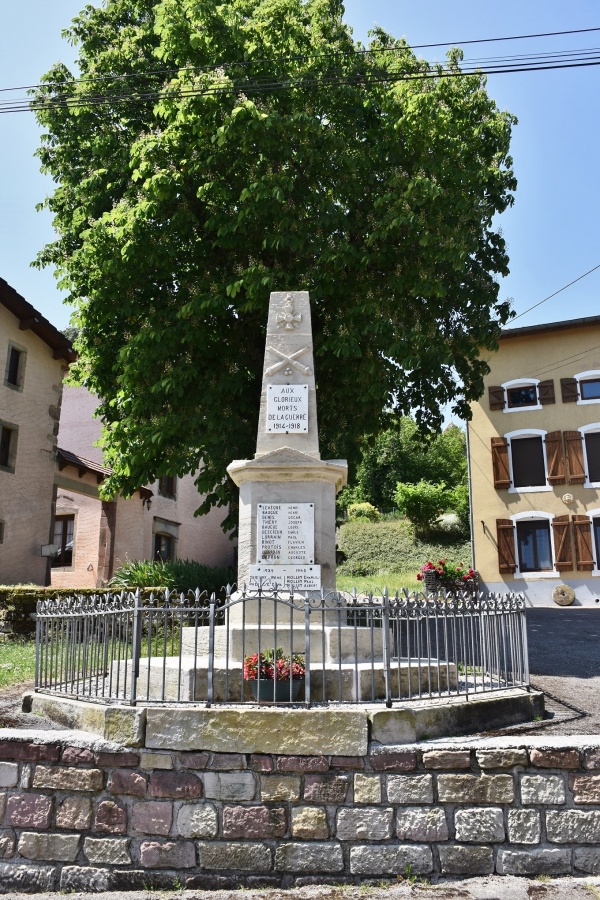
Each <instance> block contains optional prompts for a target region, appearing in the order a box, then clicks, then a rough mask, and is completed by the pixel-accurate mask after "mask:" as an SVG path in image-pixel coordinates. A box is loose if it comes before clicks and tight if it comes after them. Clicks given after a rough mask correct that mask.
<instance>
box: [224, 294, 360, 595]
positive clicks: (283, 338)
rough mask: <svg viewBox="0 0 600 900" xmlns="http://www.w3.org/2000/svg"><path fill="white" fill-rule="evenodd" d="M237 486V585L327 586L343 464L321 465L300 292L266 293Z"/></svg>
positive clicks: (305, 302)
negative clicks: (258, 371) (249, 443)
mask: <svg viewBox="0 0 600 900" xmlns="http://www.w3.org/2000/svg"><path fill="white" fill-rule="evenodd" d="M227 471H228V472H229V475H230V476H231V478H232V479H233V481H234V482H235V483H236V484H237V485H238V486H239V489H240V519H239V537H238V586H239V587H240V588H241V587H242V585H244V584H245V585H246V586H247V587H250V588H255V587H258V585H259V584H262V585H263V586H264V587H265V588H267V587H277V588H286V589H287V588H293V589H294V590H299V591H302V592H305V591H308V592H311V591H320V589H321V588H323V589H325V590H334V589H335V498H336V494H337V492H338V491H339V490H340V489H341V488H342V487H343V486H344V485H345V484H346V481H347V474H348V467H347V464H346V461H345V460H339V459H335V460H322V459H321V455H320V453H319V435H318V428H317V400H316V393H315V373H314V359H313V339H312V327H311V318H310V302H309V296H308V292H307V291H294V292H281V293H273V294H271V298H270V302H269V317H268V320H267V340H266V347H265V363H264V368H263V379H262V396H261V404H260V416H259V424H258V438H257V442H256V455H255V457H254V459H250V460H248V459H243V460H235V461H234V462H232V463H231V465H230V466H228V469H227Z"/></svg>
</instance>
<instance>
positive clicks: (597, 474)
mask: <svg viewBox="0 0 600 900" xmlns="http://www.w3.org/2000/svg"><path fill="white" fill-rule="evenodd" d="M583 444H584V447H585V461H586V463H587V474H588V481H589V483H590V484H599V483H600V431H586V432H584V434H583Z"/></svg>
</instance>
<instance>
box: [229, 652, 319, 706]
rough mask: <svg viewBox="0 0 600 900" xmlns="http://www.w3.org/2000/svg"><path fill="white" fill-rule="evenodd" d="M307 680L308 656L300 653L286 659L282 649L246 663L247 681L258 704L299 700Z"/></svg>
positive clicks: (253, 655)
mask: <svg viewBox="0 0 600 900" xmlns="http://www.w3.org/2000/svg"><path fill="white" fill-rule="evenodd" d="M305 676H306V665H305V662H304V656H302V655H301V654H299V653H294V654H293V655H292V656H286V655H285V654H284V652H283V650H282V648H281V647H277V649H275V650H272V649H271V650H263V651H262V652H261V653H260V654H258V653H253V654H252V655H251V656H246V658H245V659H244V681H247V682H248V683H249V685H250V689H251V690H252V693H253V694H254V698H255V699H256V700H270V701H275V702H278V703H281V702H285V701H286V700H287V701H289V700H290V699H292V700H296V699H297V698H298V694H299V693H300V688H301V687H302V685H303V684H304V678H305ZM290 687H291V694H290Z"/></svg>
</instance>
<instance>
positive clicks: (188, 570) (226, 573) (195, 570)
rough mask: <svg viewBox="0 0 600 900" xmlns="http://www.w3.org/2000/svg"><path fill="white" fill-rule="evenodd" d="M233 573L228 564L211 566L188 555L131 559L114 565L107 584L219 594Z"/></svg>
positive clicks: (231, 581)
mask: <svg viewBox="0 0 600 900" xmlns="http://www.w3.org/2000/svg"><path fill="white" fill-rule="evenodd" d="M235 577H236V574H235V571H234V569H233V568H232V567H231V566H224V567H223V568H213V567H212V566H205V565H203V564H202V563H199V562H195V561H194V560H191V559H175V560H172V561H171V560H169V561H163V560H160V559H158V560H156V559H155V560H132V561H130V562H126V563H125V564H124V565H122V566H121V567H120V568H119V569H117V571H116V572H115V574H114V575H113V577H112V578H111V580H110V581H109V587H110V588H112V589H115V588H116V589H117V590H119V589H125V590H128V589H131V588H136V587H140V588H141V587H150V586H152V585H160V586H161V587H167V588H169V590H172V591H178V592H183V593H187V592H188V591H189V590H196V588H200V590H201V591H206V592H207V594H209V595H210V594H212V593H213V591H214V592H215V593H216V594H219V593H220V592H221V591H222V589H223V588H224V587H225V585H227V584H233V582H234V581H235Z"/></svg>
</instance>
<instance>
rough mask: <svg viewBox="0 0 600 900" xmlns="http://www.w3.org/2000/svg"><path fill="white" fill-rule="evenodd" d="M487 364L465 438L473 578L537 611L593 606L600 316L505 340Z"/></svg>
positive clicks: (599, 567) (599, 565) (599, 536)
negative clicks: (568, 604)
mask: <svg viewBox="0 0 600 900" xmlns="http://www.w3.org/2000/svg"><path fill="white" fill-rule="evenodd" d="M487 361H488V364H489V366H490V369H491V371H490V374H489V375H488V376H487V378H486V385H485V394H484V395H483V397H482V398H481V400H480V401H479V402H477V403H474V404H473V405H472V412H473V418H472V421H471V422H470V423H469V424H468V431H467V435H468V446H469V467H470V479H471V504H472V526H473V555H474V568H476V569H477V570H478V572H479V574H480V578H481V582H482V585H483V588H484V589H485V590H489V591H502V592H506V591H519V592H524V593H525V595H526V597H527V600H528V602H529V603H530V604H531V605H535V606H538V605H544V606H548V605H549V606H553V605H554V603H555V602H564V598H565V597H566V598H567V599H569V598H570V596H571V591H573V592H574V595H575V598H574V601H573V602H574V604H575V605H583V606H590V605H595V604H596V603H597V602H599V600H600V316H591V317H589V318H585V319H571V320H570V321H565V322H554V323H551V324H546V325H534V326H530V327H526V328H513V329H509V330H506V331H504V332H503V333H502V337H501V339H500V341H499V350H498V352H497V353H492V354H490V356H489V359H488V360H487ZM565 588H566V589H565ZM569 589H571V590H569Z"/></svg>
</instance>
